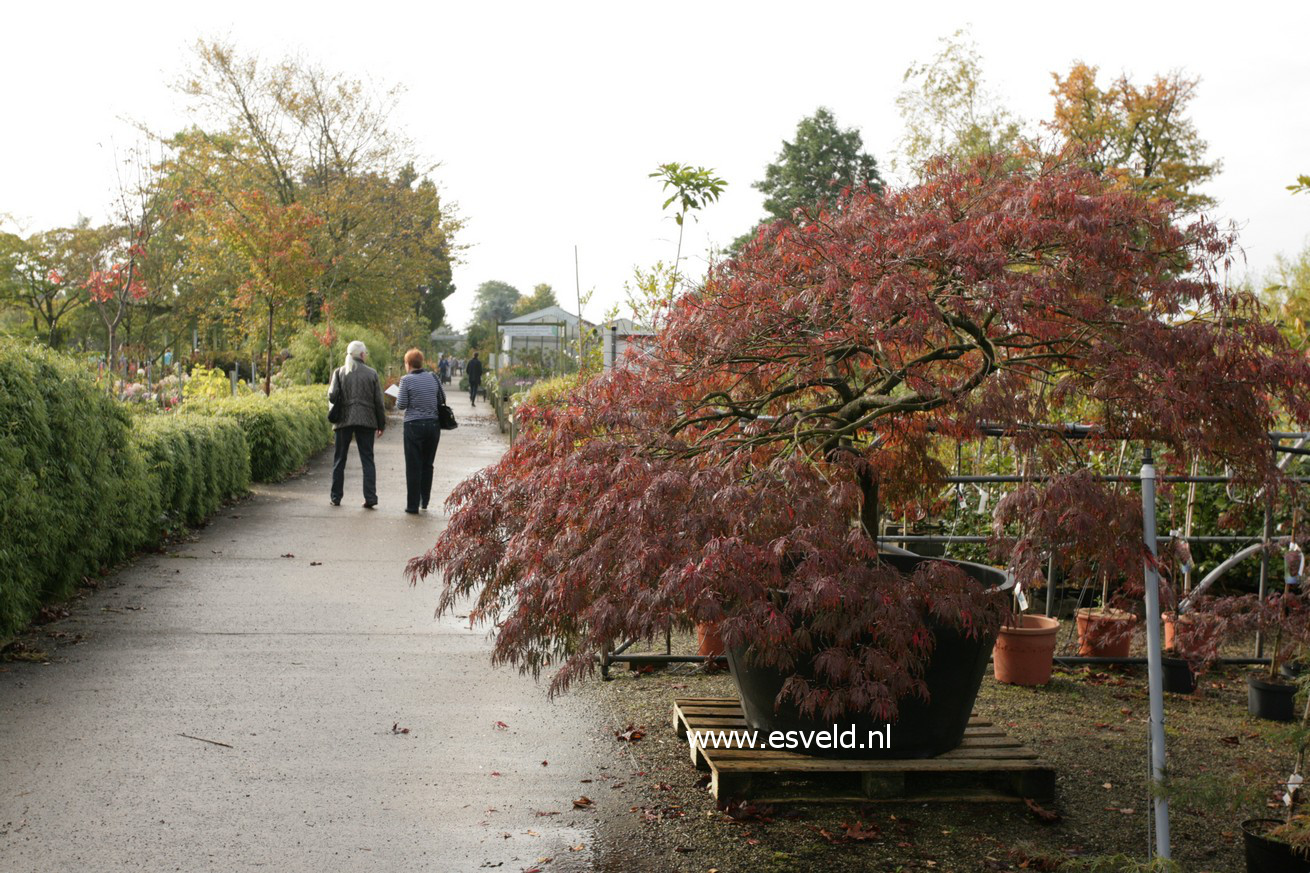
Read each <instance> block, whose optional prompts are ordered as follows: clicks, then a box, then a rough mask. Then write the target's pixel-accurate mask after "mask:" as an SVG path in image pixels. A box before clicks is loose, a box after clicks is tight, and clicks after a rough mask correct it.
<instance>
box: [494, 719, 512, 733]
mask: <svg viewBox="0 0 1310 873" xmlns="http://www.w3.org/2000/svg"><path fill="white" fill-rule="evenodd" d="M491 726H492V727H494V728H495V729H496V730H498V731H507V730H509V725H507V724H505V723H504V722H503V721H496V722H492V724H491Z"/></svg>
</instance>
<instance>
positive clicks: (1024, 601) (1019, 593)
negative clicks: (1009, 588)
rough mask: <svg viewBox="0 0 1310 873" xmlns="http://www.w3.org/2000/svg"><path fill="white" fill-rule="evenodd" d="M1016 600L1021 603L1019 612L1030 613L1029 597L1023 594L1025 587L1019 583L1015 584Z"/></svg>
mask: <svg viewBox="0 0 1310 873" xmlns="http://www.w3.org/2000/svg"><path fill="white" fill-rule="evenodd" d="M1014 599H1015V600H1017V601H1019V611H1020V612H1027V611H1028V595H1026V594H1024V593H1023V586H1022V585H1020V584H1019V583H1018V582H1016V583H1014Z"/></svg>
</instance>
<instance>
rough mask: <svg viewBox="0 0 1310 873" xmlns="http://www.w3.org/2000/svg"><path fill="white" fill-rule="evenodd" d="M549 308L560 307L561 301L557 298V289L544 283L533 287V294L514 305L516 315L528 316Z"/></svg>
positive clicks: (520, 299)
mask: <svg viewBox="0 0 1310 873" xmlns="http://www.w3.org/2000/svg"><path fill="white" fill-rule="evenodd" d="M548 306H559V300H557V299H556V298H555V289H553V288H551V287H550V286H549V285H547V284H546V283H545V282H542V283H540V284H538V285H534V286H533V288H532V293H531V294H525V295H523V296H522V297H520V298H519V301H518V303H516V304H515V305H514V315H515V316H519V315H527V314H528V313H529V312H536V311H537V310H539V309H545V308H546V307H548Z"/></svg>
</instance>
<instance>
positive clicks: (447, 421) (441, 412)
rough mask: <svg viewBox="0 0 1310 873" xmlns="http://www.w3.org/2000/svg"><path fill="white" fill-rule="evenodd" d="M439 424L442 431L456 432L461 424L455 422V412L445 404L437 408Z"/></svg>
mask: <svg viewBox="0 0 1310 873" xmlns="http://www.w3.org/2000/svg"><path fill="white" fill-rule="evenodd" d="M437 422H438V424H439V425H440V427H441V429H442V430H454V429H455V428H457V427H459V423H458V422H457V421H455V410H453V409H451V408H450V407H449V406H447V405H446V404H444V403H443V404H441V405H440V406H438V407H437Z"/></svg>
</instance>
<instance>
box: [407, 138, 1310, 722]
mask: <svg viewBox="0 0 1310 873" xmlns="http://www.w3.org/2000/svg"><path fill="white" fill-rule="evenodd" d="M1230 244H1231V241H1230V240H1228V239H1227V238H1225V237H1224V236H1223V235H1222V234H1220V233H1218V232H1217V231H1216V230H1215V229H1214V228H1213V227H1212V226H1210V225H1207V224H1204V223H1198V224H1196V225H1194V226H1192V227H1189V228H1182V229H1180V228H1177V227H1175V226H1174V225H1173V224H1171V223H1170V217H1169V214H1168V212H1167V207H1166V206H1165V205H1162V204H1157V203H1151V202H1149V201H1146V200H1142V199H1139V198H1137V197H1136V196H1134V195H1133V194H1131V193H1130V192H1124V191H1121V190H1115V189H1112V188H1110V187H1107V186H1106V184H1105V183H1104V182H1103V181H1101V180H1098V179H1097V178H1096V177H1094V176H1092V175H1091V174H1088V173H1086V172H1084V171H1082V170H1079V169H1077V168H1072V167H1068V166H1063V165H1059V164H1051V165H1048V166H1042V167H1039V168H1037V169H1034V170H1029V171H1013V170H1007V169H1005V168H1004V167H1003V166H1002V165H1001V164H1000V163H999V162H987V161H980V162H978V163H976V164H974V165H971V166H968V167H962V168H961V167H950V166H947V165H941V166H939V167H938V168H937V170H936V172H935V173H934V174H933V175H932V176H931V177H930V178H929V179H928V180H927V181H926V182H924V183H923V184H921V185H918V186H915V187H913V188H907V189H903V190H900V191H894V192H889V193H887V194H885V195H875V194H868V193H857V194H854V195H851V196H850V197H848V198H847V199H845V200H843V201H842V202H841V203H839V204H837V206H836V207H834V208H833V209H832V210H830V211H827V212H824V213H822V214H821V215H820V216H818V218H817V219H815V220H813V221H811V222H809V223H806V224H803V225H800V226H790V227H783V226H777V227H774V228H770V229H769V230H767V231H766V232H763V233H761V234H759V235H758V236H757V237H756V239H755V240H754V241H753V242H751V243H750V244H748V245H747V247H746V249H745V251H744V253H743V254H742V255H741V256H740V257H739V258H737V259H735V260H733V261H731V262H728V263H726V264H722V265H719V266H718V267H716V268H714V269H713V270H712V271H711V272H710V274H709V276H708V277H707V279H706V281H705V283H704V285H703V286H702V287H700V288H698V289H696V290H694V291H691V292H688V293H687V294H685V295H683V296H681V297H679V298H678V299H677V300H675V301H674V303H673V304H672V306H671V307H670V308H669V309H668V310H667V312H665V313H663V315H662V316H661V318H660V324H659V327H660V330H659V332H658V334H657V335H656V336H655V337H654V338H653V339H652V342H651V343H650V345H649V346H648V347H647V348H646V349H645V354H644V355H643V357H642V360H641V363H640V365H639V366H631V367H627V368H620V369H618V370H616V371H614V372H612V373H610V374H607V375H606V376H605V377H603V378H597V379H594V380H592V381H591V382H589V383H587V384H585V385H583V386H581V387H580V388H578V389H577V390H575V391H574V392H572V393H571V394H570V395H569V397H568V398H567V400H566V401H565V402H564V403H562V404H560V405H553V406H543V407H531V406H528V407H524V408H521V409H520V410H519V413H518V415H519V419H520V424H521V433H522V436H521V438H520V439H518V440H517V441H516V442H515V444H514V445H513V447H512V448H511V449H510V450H509V451H508V452H507V453H506V454H505V455H504V457H503V458H502V459H501V460H500V462H499V463H497V464H496V465H494V466H492V467H490V468H488V469H486V470H484V471H482V472H480V473H478V474H477V475H475V476H473V477H472V478H470V479H469V480H467V481H465V482H464V483H462V484H461V485H459V486H458V487H457V488H456V489H455V491H454V492H453V493H452V495H451V497H450V500H449V506H450V509H451V510H452V513H451V520H450V523H449V525H448V527H447V528H446V529H445V530H444V532H443V533H442V534H441V536H440V537H439V539H438V541H437V543H436V545H435V546H434V547H433V548H432V550H430V551H429V552H428V553H427V554H426V555H423V556H421V557H419V558H415V559H414V560H413V561H411V563H410V567H409V572H410V574H411V578H418V577H422V576H426V575H428V574H431V573H434V572H440V573H441V574H442V575H443V578H444V580H445V586H444V588H443V591H442V594H441V598H440V602H439V606H438V609H439V610H440V611H447V610H450V609H452V608H453V607H454V605H455V603H456V601H457V600H458V599H460V598H462V597H464V596H465V595H468V594H470V593H476V597H477V601H476V605H475V607H474V609H473V611H472V613H471V616H472V618H473V619H474V620H481V621H484V622H495V623H496V624H497V627H498V630H497V634H496V642H495V650H494V657H495V658H496V659H498V660H500V661H507V662H510V663H514V664H516V665H518V666H519V667H520V668H522V669H524V670H526V671H529V672H532V673H534V674H535V673H539V672H540V671H542V670H544V669H547V668H557V669H556V672H555V674H554V677H553V681H552V688H553V689H554V690H560V689H562V688H564V687H566V686H567V685H568V684H569V683H570V682H571V681H572V680H574V679H576V678H577V677H579V676H581V675H584V674H586V673H588V672H590V671H591V670H593V669H594V667H595V663H596V656H597V655H598V654H600V653H602V652H604V651H606V650H608V649H612V648H614V647H615V646H617V645H618V644H619V643H621V642H623V641H625V640H628V639H633V638H636V639H644V638H653V637H657V636H661V635H662V634H663V632H664V629H665V627H666V626H667V625H668V624H670V623H672V624H674V625H678V626H682V627H689V626H690V624H691V623H693V622H697V621H716V622H719V626H720V633H721V634H722V636H723V639H724V641H725V643H726V644H727V645H728V646H730V647H734V646H743V645H748V646H750V647H751V650H750V655H751V657H753V658H755V659H756V660H759V661H761V662H764V663H767V664H772V665H775V666H778V667H781V668H784V669H789V668H790V667H791V666H793V665H794V664H795V663H797V661H799V660H802V659H803V660H806V661H810V662H813V664H814V665H815V675H814V677H813V679H811V680H804V679H801V678H800V677H795V678H793V679H792V680H791V681H790V682H788V684H787V685H786V687H785V689H784V694H785V695H788V696H791V697H792V698H794V699H795V700H796V701H797V702H798V703H800V705H801V706H802V707H803V708H804V709H807V710H809V711H812V712H820V713H822V714H823V715H825V716H829V717H832V716H835V715H837V714H840V713H842V712H850V711H857V710H858V711H864V712H869V713H873V714H875V715H877V716H879V717H883V718H886V717H890V716H891V715H893V714H894V712H895V708H896V700H897V699H898V698H900V697H902V696H904V695H906V694H916V693H922V690H923V689H922V687H921V684H922V683H921V681H920V677H921V674H922V668H923V659H924V657H925V656H926V655H927V654H928V653H929V652H930V650H931V645H932V637H931V634H930V633H926V632H925V630H926V629H925V622H926V621H928V620H929V618H933V619H936V620H939V621H944V622H947V623H952V624H955V625H963V626H965V627H967V628H969V629H971V630H973V631H987V630H989V629H991V628H993V627H994V626H995V625H996V623H997V622H998V621H999V618H1000V612H1001V609H1002V608H1003V607H1000V606H998V604H997V602H996V601H998V600H1000V599H1001V598H996V597H989V596H988V595H987V594H986V593H985V592H984V591H983V590H982V588H981V586H979V585H978V584H977V583H975V582H971V581H969V580H967V579H966V578H965V577H964V576H963V574H961V573H959V572H958V571H955V570H952V569H950V568H949V567H946V566H945V565H929V566H928V567H926V568H924V569H923V570H922V571H921V572H919V573H916V574H915V575H914V576H913V577H912V578H910V579H906V578H904V577H901V576H900V575H899V574H897V573H895V572H894V571H892V570H891V569H890V568H888V567H886V566H884V565H880V564H878V563H877V562H876V561H875V560H874V558H875V555H876V549H875V548H874V545H873V543H872V541H871V540H870V539H869V537H868V535H867V534H866V533H865V531H864V529H863V528H862V527H861V526H860V525H859V524H857V523H856V519H858V518H859V517H860V510H861V506H862V504H863V502H864V501H865V500H866V498H867V499H872V498H873V497H874V491H873V490H872V489H869V490H866V489H864V488H862V487H861V482H866V483H872V484H874V485H876V497H877V499H878V500H879V501H880V502H881V503H882V504H884V505H886V506H888V507H889V508H890V509H891V510H893V511H902V510H905V509H906V508H907V507H910V506H915V507H919V506H923V507H927V506H929V505H931V503H932V501H933V499H934V498H935V496H936V495H937V493H938V485H939V484H940V481H941V477H942V476H943V475H944V472H945V470H944V468H943V467H942V465H941V463H940V460H939V458H940V457H941V456H940V455H939V454H938V453H937V452H936V451H935V449H934V445H935V441H940V440H942V439H970V438H976V437H977V435H978V433H979V430H978V428H979V425H980V424H981V423H984V422H988V423H996V424H1000V425H1003V426H1008V427H1012V428H1015V429H1016V433H1017V436H1016V438H1015V439H1014V440H1013V444H1014V446H1015V447H1016V451H1020V452H1023V453H1024V454H1025V456H1026V457H1028V458H1029V459H1030V461H1029V462H1026V463H1028V464H1029V466H1028V469H1029V471H1030V472H1032V473H1034V474H1037V473H1041V472H1043V471H1046V472H1054V473H1059V472H1061V470H1060V469H1059V465H1060V464H1061V463H1067V461H1068V457H1069V455H1068V453H1064V454H1062V452H1063V451H1064V450H1063V449H1062V448H1061V446H1062V444H1061V443H1060V442H1059V441H1058V440H1053V439H1051V433H1050V431H1047V430H1041V429H1036V428H1033V427H1032V425H1034V424H1038V425H1040V424H1052V423H1055V422H1058V421H1060V420H1062V418H1063V417H1065V416H1072V415H1076V416H1077V417H1078V418H1080V419H1081V420H1083V421H1090V422H1091V423H1093V424H1098V425H1101V426H1102V427H1103V428H1104V436H1105V438H1107V439H1109V438H1114V439H1126V438H1132V439H1150V440H1152V441H1154V442H1155V443H1156V444H1157V446H1158V447H1160V448H1161V449H1162V450H1166V449H1167V450H1169V451H1171V452H1172V453H1173V454H1174V455H1175V456H1177V457H1190V456H1192V455H1193V454H1198V455H1200V456H1202V457H1204V458H1205V459H1207V460H1209V461H1212V462H1216V463H1225V464H1230V465H1232V466H1233V467H1234V468H1235V469H1236V470H1238V471H1239V474H1240V475H1242V476H1243V477H1246V478H1248V479H1250V480H1252V481H1254V480H1259V479H1266V478H1268V477H1269V476H1271V475H1272V471H1271V469H1270V462H1269V452H1268V443H1267V440H1266V439H1265V438H1264V436H1263V434H1264V431H1265V430H1266V429H1268V428H1269V426H1270V425H1272V424H1273V422H1274V421H1275V418H1276V416H1277V415H1278V414H1279V413H1280V412H1286V413H1291V414H1293V415H1294V416H1296V417H1306V415H1307V413H1308V412H1310V404H1307V402H1306V400H1305V399H1304V398H1302V396H1301V393H1302V392H1301V389H1300V386H1301V385H1304V384H1310V367H1308V366H1307V364H1306V362H1305V360H1304V359H1303V358H1302V357H1301V356H1299V355H1296V354H1293V353H1291V352H1290V351H1289V350H1288V348H1287V347H1286V345H1285V344H1284V343H1283V341H1282V339H1281V338H1280V337H1279V335H1278V332H1277V331H1276V330H1275V329H1274V328H1273V327H1272V326H1270V325H1268V324H1266V323H1265V322H1264V321H1262V319H1261V313H1260V310H1259V306H1258V304H1257V302H1256V301H1255V300H1254V298H1252V297H1251V296H1250V295H1249V294H1246V293H1245V292H1241V291H1237V290H1234V289H1231V288H1228V287H1226V286H1224V285H1223V284H1221V283H1220V281H1219V280H1218V279H1217V278H1216V270H1217V269H1218V268H1219V267H1221V266H1222V265H1223V263H1224V260H1225V258H1227V256H1228V251H1229V246H1230ZM1004 512H1005V513H1009V514H1011V515H1013V514H1016V513H1028V514H1029V515H1030V518H1029V520H1030V521H1032V520H1036V521H1037V522H1040V523H1039V524H1036V525H1035V526H1034V525H1029V528H1028V530H1027V534H1026V535H1027V536H1028V537H1029V542H1030V545H1031V546H1032V548H1033V549H1035V548H1036V546H1037V545H1038V544H1039V542H1040V545H1041V546H1042V547H1043V548H1049V547H1050V546H1051V544H1052V543H1057V544H1058V545H1059V546H1060V547H1061V548H1064V549H1066V550H1067V551H1068V552H1069V553H1070V555H1071V556H1073V558H1074V559H1075V560H1078V561H1082V562H1085V563H1087V564H1088V565H1091V564H1093V563H1095V564H1097V565H1098V566H1115V567H1124V568H1128V569H1131V568H1132V565H1133V564H1134V562H1136V567H1137V568H1138V569H1140V560H1141V551H1140V548H1139V547H1136V546H1133V545H1131V543H1132V542H1133V537H1132V536H1131V535H1130V534H1131V533H1133V532H1134V531H1133V530H1131V529H1132V528H1133V524H1134V516H1133V510H1132V508H1131V507H1130V506H1128V505H1127V504H1126V503H1125V502H1124V501H1123V499H1122V498H1121V497H1118V496H1116V495H1115V493H1114V492H1113V491H1112V490H1110V489H1106V488H1103V487H1100V486H1099V485H1098V484H1097V483H1095V482H1094V481H1092V480H1091V479H1090V478H1087V477H1082V478H1080V477H1078V476H1074V477H1064V478H1057V479H1056V480H1054V481H1053V482H1052V484H1050V485H1049V486H1048V485H1042V484H1038V483H1034V484H1033V485H1032V486H1030V487H1027V488H1024V489H1021V491H1020V492H1019V493H1017V494H1016V495H1015V496H1014V497H1013V498H1012V499H1011V500H1010V502H1009V503H1008V504H1007V505H1006V507H1004ZM1121 535H1122V537H1121ZM1138 541H1139V542H1140V539H1139V538H1138Z"/></svg>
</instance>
